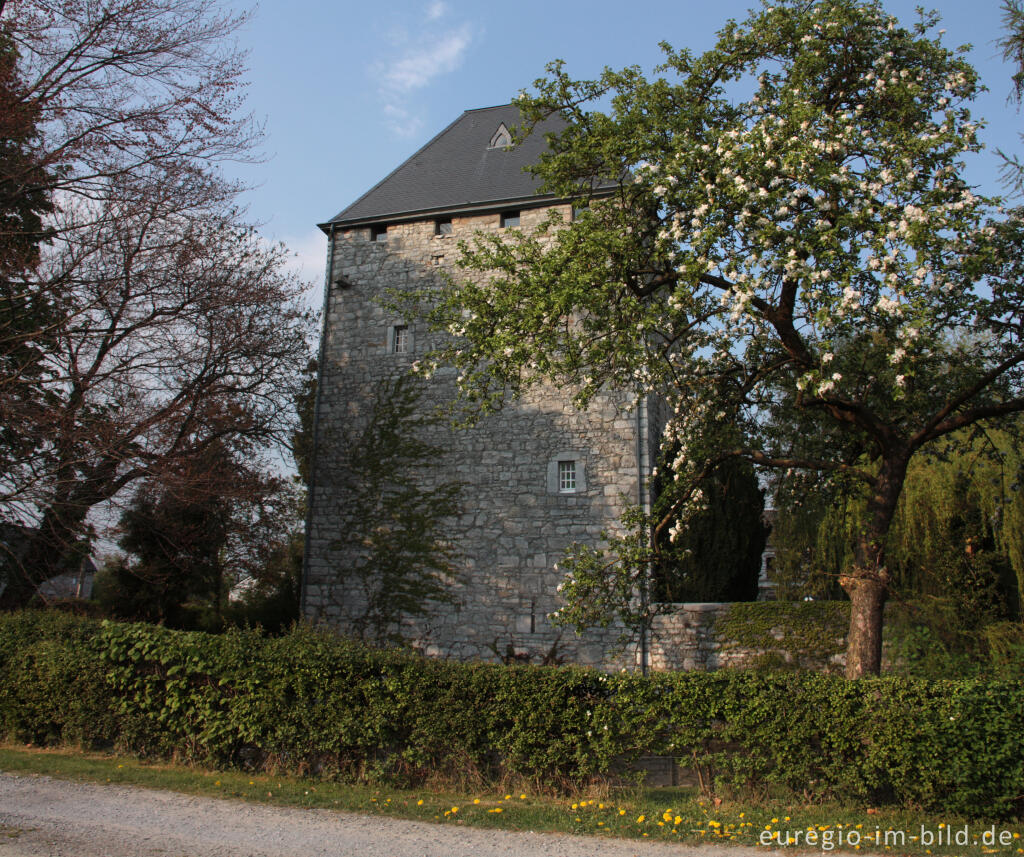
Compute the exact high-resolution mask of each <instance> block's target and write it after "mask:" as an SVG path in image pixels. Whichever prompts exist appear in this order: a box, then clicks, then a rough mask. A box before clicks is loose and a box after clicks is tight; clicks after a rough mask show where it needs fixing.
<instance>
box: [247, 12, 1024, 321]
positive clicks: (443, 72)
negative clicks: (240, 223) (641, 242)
mask: <svg viewBox="0 0 1024 857" xmlns="http://www.w3.org/2000/svg"><path fill="white" fill-rule="evenodd" d="M756 2H757V0H717V2H707V0H675V2H669V0H632V2H622V0H619V2H615V3H612V2H607V0H588V2H583V0H547V2H543V0H517V1H516V2H513V3H507V2H503V3H494V2H470V0H386V2H384V3H381V4H379V5H378V4H374V3H372V2H369V0H358V2H354V0H340V2H339V0H334V2H324V0H290V2H282V0H264V3H263V5H262V6H261V7H260V8H258V9H257V10H256V13H255V15H254V17H253V19H252V21H251V22H250V23H249V24H247V25H246V27H245V28H244V29H243V30H242V31H241V33H240V34H239V44H240V46H241V47H242V48H244V49H247V50H248V51H249V52H250V53H249V67H250V73H249V76H248V77H249V80H250V86H249V90H248V106H249V109H251V110H252V111H253V113H254V114H255V115H256V117H257V118H259V119H262V120H264V121H265V123H266V131H267V140H266V144H265V147H264V148H265V152H266V154H267V160H265V161H264V162H263V163H261V164H259V165H255V166H251V167H245V168H244V169H243V168H240V169H239V174H240V176H241V177H242V178H244V179H245V180H246V181H248V182H249V183H251V184H252V185H254V187H253V189H252V190H251V191H250V192H249V193H248V194H247V195H246V197H245V202H246V203H247V204H248V206H249V212H250V215H251V216H252V218H253V219H255V220H257V221H259V222H260V223H262V224H263V233H264V235H265V236H266V237H268V238H270V239H273V240H276V241H283V242H284V243H286V244H287V245H288V246H289V248H290V249H291V250H292V251H293V252H294V253H295V254H297V256H296V267H298V268H300V269H301V271H302V273H303V275H304V276H306V277H308V278H309V279H310V280H311V281H315V292H316V293H318V292H319V287H320V281H321V280H322V278H323V268H324V257H325V248H326V242H325V239H324V238H323V236H322V235H321V234H320V232H319V230H317V229H316V224H317V223H322V222H324V221H326V220H328V219H330V218H331V217H332V216H334V215H335V214H336V213H337V212H338V211H340V210H341V209H342V208H344V207H345V206H346V205H348V204H349V203H350V202H352V201H354V200H355V199H356V198H357V197H358V196H360V195H361V194H362V193H363V192H365V191H366V190H368V189H369V188H370V187H371V186H372V185H374V184H375V183H376V182H377V181H379V180H380V179H381V178H383V177H384V176H385V175H387V173H389V172H390V171H391V170H392V169H394V167H396V166H398V164H399V163H401V162H402V161H403V160H404V159H405V158H407V157H408V156H409V155H411V154H412V153H413V152H414V151H416V149H418V148H419V147H420V146H422V145H423V144H424V143H425V142H427V140H429V139H430V138H431V137H432V136H433V135H434V134H436V133H437V132H438V131H440V130H441V129H442V128H444V127H445V126H446V125H447V124H448V123H450V122H451V121H452V120H454V119H455V118H456V117H457V116H458V115H459V114H460V113H461V112H462V111H463V110H466V109H469V108H475V107H488V106H491V105H495V104H503V103H507V102H508V101H509V100H510V99H511V98H512V97H514V96H515V94H516V93H517V92H518V91H519V90H520V89H523V88H529V86H530V84H531V83H532V81H533V80H534V79H535V78H537V77H539V76H540V75H541V74H543V71H544V66H545V64H546V63H548V62H549V61H551V60H553V59H556V58H560V59H564V60H565V61H566V64H567V68H568V71H569V72H570V73H571V74H573V75H574V76H577V77H591V76H596V75H597V74H599V73H600V71H601V69H602V68H603V67H604V66H606V65H608V66H612V67H615V68H619V67H622V66H626V65H632V64H636V65H640V66H641V67H642V68H643V69H644V70H645V71H646V72H648V73H649V72H650V71H651V70H652V68H653V67H654V66H655V65H656V64H657V63H658V62H659V60H660V56H661V54H660V51H659V49H658V43H659V42H660V41H662V40H665V41H668V42H669V43H671V44H672V45H674V46H676V47H687V48H690V49H691V50H693V51H696V52H699V51H703V50H706V49H707V48H710V47H711V46H712V45H713V43H714V38H715V33H716V32H717V31H718V30H719V29H720V28H721V26H722V25H723V24H724V23H725V21H726V20H727V19H728V18H730V17H734V18H740V19H742V18H743V17H745V13H746V10H747V9H748V8H750V7H751V6H754V5H756ZM239 5H241V3H239ZM916 5H918V0H885V6H886V8H887V9H888V10H889V11H891V12H892V13H893V14H895V15H897V16H898V17H899V18H900V19H901V20H902V21H904V22H910V21H912V20H915V19H916V15H915V12H914V8H915V6H916ZM924 5H925V6H926V7H928V8H935V9H937V10H938V11H939V12H940V13H941V14H942V18H943V21H942V24H941V26H942V27H945V28H946V30H947V32H946V35H945V37H944V38H945V39H946V40H947V43H948V44H949V45H960V44H964V43H968V42H969V43H971V44H972V45H973V50H972V53H971V60H972V62H973V63H974V65H975V67H976V68H978V70H979V71H980V72H981V75H982V80H983V81H985V83H986V84H987V85H988V86H989V88H990V90H991V91H990V92H989V93H988V94H987V95H986V96H985V98H984V100H982V101H981V102H979V104H978V107H977V109H976V115H977V116H979V117H982V118H984V119H986V120H988V123H989V125H988V129H987V131H986V133H985V135H984V139H986V141H987V142H988V143H989V145H990V147H991V148H993V149H994V148H1002V149H1004V150H1011V151H1024V144H1022V143H1020V142H1019V140H1018V137H1017V134H1018V131H1020V130H1024V115H1022V114H1019V113H1018V112H1017V110H1016V107H1015V106H1014V105H1008V104H1007V102H1006V96H1007V94H1008V93H1009V88H1010V84H1009V77H1010V73H1011V69H1010V68H1009V67H1008V66H1007V65H1005V64H1004V63H1003V62H1002V60H1001V58H1000V52H999V49H998V48H997V47H996V45H995V40H996V39H997V38H998V37H999V35H1000V33H1001V12H1000V6H1001V2H1000V0H973V2H972V0H941V2H932V3H927V2H924ZM971 170H972V171H971V180H972V181H973V182H975V183H977V184H979V185H980V186H981V187H982V189H983V190H985V191H988V192H998V190H999V188H998V185H997V170H996V166H995V156H994V154H992V155H991V156H989V157H986V158H984V159H982V161H980V162H978V163H976V164H972V166H971ZM312 303H313V304H314V305H315V304H316V303H317V298H316V297H313V298H312Z"/></svg>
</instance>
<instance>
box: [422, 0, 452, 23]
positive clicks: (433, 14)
mask: <svg viewBox="0 0 1024 857" xmlns="http://www.w3.org/2000/svg"><path fill="white" fill-rule="evenodd" d="M447 11H448V4H447V3H445V2H443V0H434V2H433V3H431V4H430V5H429V6H427V20H428V21H436V20H437V19H438V18H443V17H444V15H445V13H446V12H447Z"/></svg>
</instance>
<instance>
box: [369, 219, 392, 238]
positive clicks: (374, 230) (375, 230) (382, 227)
mask: <svg viewBox="0 0 1024 857" xmlns="http://www.w3.org/2000/svg"><path fill="white" fill-rule="evenodd" d="M370 240H371V241H387V240H388V225H387V224H386V223H381V224H379V225H378V226H371V227H370Z"/></svg>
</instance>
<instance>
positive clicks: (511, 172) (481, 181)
mask: <svg viewBox="0 0 1024 857" xmlns="http://www.w3.org/2000/svg"><path fill="white" fill-rule="evenodd" d="M520 121H521V120H520V115H519V108H518V107H517V106H516V105H514V104H503V105H501V106H499V107H484V108H480V109H477V110H467V111H466V112H465V113H463V114H462V115H461V116H460V117H459V118H458V119H456V120H455V121H454V122H452V124H451V125H449V126H448V127H447V128H445V129H444V130H443V131H442V132H441V133H440V134H438V135H437V136H436V137H434V139H433V140H431V141H430V142H429V143H427V144H426V145H425V146H424V147H423V148H422V149H420V150H419V151H418V152H416V154H414V155H413V156H412V157H411V158H409V159H408V160H407V161H406V162H405V163H403V164H402V165H401V166H399V167H398V168H397V169H395V170H394V171H393V172H392V173H391V174H390V175H388V176H387V177H385V178H384V179H382V180H381V181H380V182H378V183H377V184H376V185H374V186H373V187H372V188H370V190H368V191H367V192H366V193H364V194H363V195H362V196H361V197H359V199H357V200H356V201H355V202H353V203H352V204H351V205H350V206H349V207H348V208H346V209H344V210H343V211H341V212H340V213H338V214H337V215H335V216H334V217H333V218H331V220H330V221H329V222H328V223H326V224H321V228H326V227H328V226H329V225H330V224H331V223H334V224H339V225H345V226H354V225H358V224H366V223H374V222H384V221H389V220H395V219H400V218H409V219H411V218H412V217H413V216H417V215H418V216H423V215H426V214H431V213H439V212H445V211H458V210H465V209H483V210H486V209H492V210H494V209H500V208H503V207H507V208H514V207H516V206H515V203H518V202H523V201H526V200H528V199H530V198H535V197H537V196H539V195H540V194H539V193H538V188H539V186H540V182H539V180H538V179H536V178H534V177H533V176H532V175H530V174H529V173H527V172H524V170H523V168H524V167H525V166H527V165H529V164H533V163H536V162H537V161H538V160H539V157H540V153H541V152H542V151H543V150H544V149H545V148H546V147H547V141H546V140H545V137H544V135H545V132H549V133H550V132H554V133H557V132H558V131H560V130H561V129H563V128H565V127H566V123H565V120H563V119H561V118H560V117H557V116H555V117H551V118H550V119H548V120H546V121H545V122H543V123H541V124H539V125H538V126H537V127H536V128H535V129H534V131H533V133H532V134H530V136H529V137H527V138H526V139H525V140H524V141H523V142H522V143H521V144H519V145H518V146H514V147H512V148H488V144H489V143H490V141H491V138H492V137H493V135H494V133H495V131H497V130H498V128H499V126H500V125H502V124H504V125H505V127H506V128H508V129H509V130H512V129H513V128H514V127H515V126H516V125H518V124H519V123H520Z"/></svg>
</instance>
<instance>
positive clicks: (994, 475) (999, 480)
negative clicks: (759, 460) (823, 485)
mask: <svg viewBox="0 0 1024 857" xmlns="http://www.w3.org/2000/svg"><path fill="white" fill-rule="evenodd" d="M1022 480H1024V466H1022V462H1021V459H1020V456H1019V453H1018V442H1017V440H1016V435H1015V434H1014V433H1007V432H1001V431H994V430H985V429H984V427H981V426H979V427H978V430H977V431H976V432H974V433H971V434H967V435H962V436H953V437H951V438H950V439H949V442H948V443H946V444H945V445H944V447H943V448H941V449H936V450H934V451H933V452H932V454H930V455H923V456H919V457H918V459H917V460H915V461H914V462H912V463H911V465H910V467H909V468H908V471H907V478H906V482H905V484H904V488H903V492H902V494H901V495H900V500H899V504H898V506H897V510H896V514H895V516H894V518H893V523H892V527H891V528H890V532H889V539H888V542H887V545H886V554H887V556H888V558H889V568H890V570H891V574H892V588H893V589H894V591H896V592H897V593H898V594H899V596H900V597H901V599H917V598H920V597H921V596H926V597H929V598H941V599H944V600H945V601H946V602H947V603H948V604H949V606H950V608H951V611H952V614H953V615H955V616H958V617H959V619H958V620H957V625H958V626H959V627H961V628H967V629H977V628H979V627H982V626H984V625H986V624H991V623H993V622H998V621H1002V620H1009V619H1017V618H1019V617H1020V615H1021V607H1022V605H1024V599H1022V593H1024V585H1022V584H1024V555H1022V554H1021V532H1022V528H1024V497H1021V484H1022ZM777 507H778V510H779V511H778V522H777V525H776V529H775V533H774V535H773V543H774V545H775V549H776V566H775V569H776V574H777V575H779V576H780V577H781V578H782V583H783V585H784V586H787V587H788V588H789V589H790V591H791V593H792V594H796V595H800V594H803V593H804V592H809V593H812V594H815V595H819V594H824V593H826V592H828V589H829V587H830V585H832V586H834V585H835V581H836V580H837V579H838V577H839V576H840V575H841V574H843V573H848V571H849V569H850V568H851V566H852V564H853V562H854V561H855V556H854V553H853V551H852V549H851V546H852V545H853V543H854V534H855V533H856V532H857V531H858V530H859V528H860V527H861V526H862V525H863V521H864V515H865V510H866V498H865V497H864V495H863V492H862V491H861V492H847V493H845V494H842V495H837V494H834V493H833V494H832V495H831V496H822V495H809V492H807V490H806V488H805V487H799V486H791V485H785V486H781V491H780V494H779V499H778V501H777Z"/></svg>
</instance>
